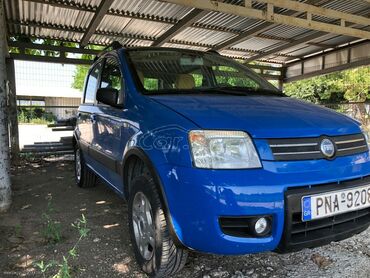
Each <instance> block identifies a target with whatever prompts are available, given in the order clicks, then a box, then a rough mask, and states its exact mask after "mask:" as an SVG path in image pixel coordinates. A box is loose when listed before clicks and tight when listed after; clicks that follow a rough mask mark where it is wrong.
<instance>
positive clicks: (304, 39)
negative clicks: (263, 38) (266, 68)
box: [247, 32, 326, 62]
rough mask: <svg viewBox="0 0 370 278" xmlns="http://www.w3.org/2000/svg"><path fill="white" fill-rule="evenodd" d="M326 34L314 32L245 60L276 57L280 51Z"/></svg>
mask: <svg viewBox="0 0 370 278" xmlns="http://www.w3.org/2000/svg"><path fill="white" fill-rule="evenodd" d="M325 34H326V33H325V32H315V33H313V34H311V35H308V36H305V37H303V38H301V39H299V40H296V41H294V42H290V43H287V44H284V45H282V46H279V47H275V48H273V49H271V50H269V51H266V52H265V53H262V54H258V55H255V56H253V57H250V58H248V59H247V62H251V61H255V60H259V59H261V58H263V57H266V56H269V55H272V54H276V55H278V54H277V53H279V52H280V51H283V50H285V49H287V48H290V47H293V46H297V45H300V44H306V43H307V42H309V41H311V40H313V39H316V38H318V37H320V36H323V35H325Z"/></svg>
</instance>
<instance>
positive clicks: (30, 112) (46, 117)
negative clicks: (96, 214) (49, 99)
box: [18, 107, 56, 124]
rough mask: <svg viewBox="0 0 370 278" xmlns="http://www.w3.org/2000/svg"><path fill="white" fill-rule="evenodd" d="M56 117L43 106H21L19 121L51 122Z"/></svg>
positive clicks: (31, 122) (30, 122)
mask: <svg viewBox="0 0 370 278" xmlns="http://www.w3.org/2000/svg"><path fill="white" fill-rule="evenodd" d="M55 121H56V117H55V116H54V115H53V114H52V113H51V112H46V111H45V108H42V107H32V108H28V107H20V108H19V109H18V123H23V124H25V123H26V124H51V123H54V122H55Z"/></svg>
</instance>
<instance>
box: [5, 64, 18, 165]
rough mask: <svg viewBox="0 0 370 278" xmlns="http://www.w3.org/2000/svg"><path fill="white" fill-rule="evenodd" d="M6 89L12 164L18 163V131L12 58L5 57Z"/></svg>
mask: <svg viewBox="0 0 370 278" xmlns="http://www.w3.org/2000/svg"><path fill="white" fill-rule="evenodd" d="M6 74H7V91H8V115H9V135H10V157H11V160H12V161H11V162H12V164H13V165H14V164H17V163H18V155H19V132H18V115H17V94H16V84H15V67H14V59H12V58H7V59H6Z"/></svg>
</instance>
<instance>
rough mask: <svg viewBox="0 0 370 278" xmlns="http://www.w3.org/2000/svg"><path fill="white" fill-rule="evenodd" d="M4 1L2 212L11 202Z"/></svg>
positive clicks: (0, 43) (0, 32)
mask: <svg viewBox="0 0 370 278" xmlns="http://www.w3.org/2000/svg"><path fill="white" fill-rule="evenodd" d="M6 32H7V28H6V25H5V13H4V1H3V0H0V212H4V211H6V210H7V209H8V208H9V207H10V203H11V190H10V175H9V172H10V161H9V136H8V134H9V132H8V117H7V113H8V109H7V108H8V107H7V92H6V86H5V80H6V65H5V58H6V55H7V45H6V41H7V39H6V37H7V36H6Z"/></svg>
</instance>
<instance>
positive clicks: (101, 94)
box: [96, 88, 122, 108]
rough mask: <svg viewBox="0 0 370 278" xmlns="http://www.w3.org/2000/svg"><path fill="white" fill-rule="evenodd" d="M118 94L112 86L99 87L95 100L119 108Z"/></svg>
mask: <svg viewBox="0 0 370 278" xmlns="http://www.w3.org/2000/svg"><path fill="white" fill-rule="evenodd" d="M118 96H119V91H118V90H117V89H113V88H99V89H98V91H97V92H96V100H97V101H99V102H101V103H104V104H107V105H110V106H113V107H116V108H121V107H122V105H121V104H118Z"/></svg>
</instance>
